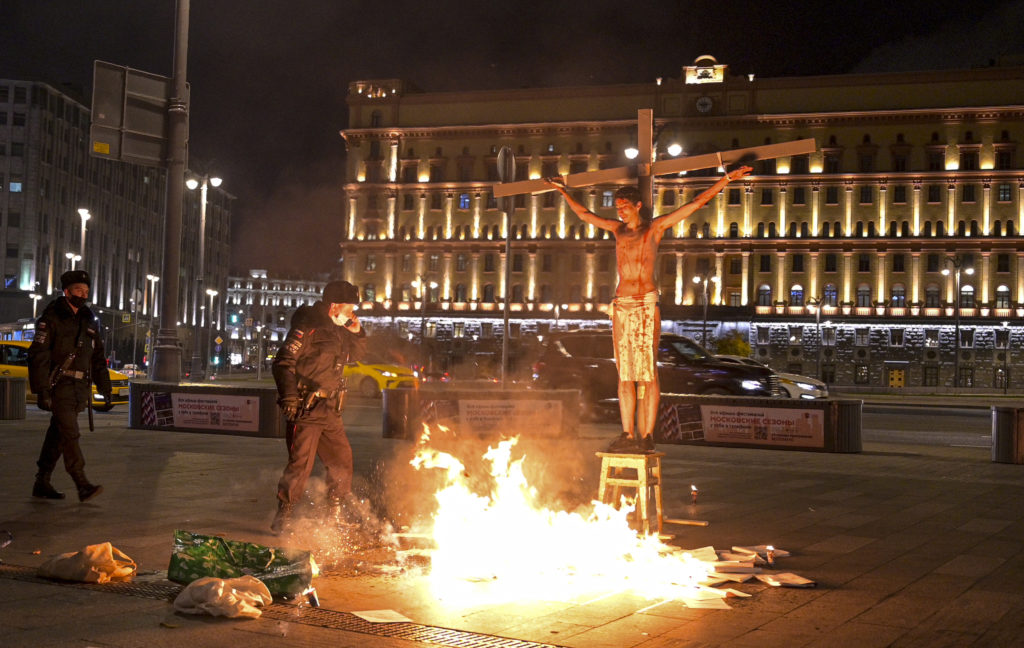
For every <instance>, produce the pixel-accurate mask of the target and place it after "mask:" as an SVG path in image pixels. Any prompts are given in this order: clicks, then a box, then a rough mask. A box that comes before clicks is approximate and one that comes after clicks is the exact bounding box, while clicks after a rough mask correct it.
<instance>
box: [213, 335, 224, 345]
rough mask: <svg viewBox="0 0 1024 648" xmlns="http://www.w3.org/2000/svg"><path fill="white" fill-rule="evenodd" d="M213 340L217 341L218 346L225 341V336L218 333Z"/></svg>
mask: <svg viewBox="0 0 1024 648" xmlns="http://www.w3.org/2000/svg"><path fill="white" fill-rule="evenodd" d="M213 341H214V342H216V343H217V346H220V345H221V344H223V343H224V338H222V337H221V336H219V335H218V336H217V337H215V338H213Z"/></svg>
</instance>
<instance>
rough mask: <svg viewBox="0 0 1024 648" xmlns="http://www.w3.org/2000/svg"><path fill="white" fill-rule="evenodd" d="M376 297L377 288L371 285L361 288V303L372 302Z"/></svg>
mask: <svg viewBox="0 0 1024 648" xmlns="http://www.w3.org/2000/svg"><path fill="white" fill-rule="evenodd" d="M376 297H377V287H376V286H374V285H373V284H372V283H368V284H366V285H365V286H363V301H369V302H372V301H373V300H374V299H375V298H376Z"/></svg>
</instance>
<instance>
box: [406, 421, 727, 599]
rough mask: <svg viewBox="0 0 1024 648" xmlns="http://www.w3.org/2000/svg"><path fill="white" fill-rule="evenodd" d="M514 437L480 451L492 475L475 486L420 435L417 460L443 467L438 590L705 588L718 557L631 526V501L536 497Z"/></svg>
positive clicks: (526, 592) (458, 595)
mask: <svg viewBox="0 0 1024 648" xmlns="http://www.w3.org/2000/svg"><path fill="white" fill-rule="evenodd" d="M421 443H423V441H422V440H421ZM516 443H517V439H509V440H505V441H501V442H500V443H498V444H497V445H496V446H493V447H491V448H489V449H488V451H487V452H486V453H485V454H484V460H485V464H486V465H487V466H489V476H490V479H491V481H492V482H493V487H492V488H491V490H490V492H487V493H479V492H474V490H473V489H472V488H471V487H470V479H469V475H468V474H467V471H466V467H465V466H464V465H463V463H462V462H461V461H460V460H459V459H457V458H456V457H454V456H452V455H451V454H448V453H445V452H440V451H438V450H435V449H432V448H430V447H427V446H426V445H422V446H421V447H420V449H419V451H418V452H417V454H416V456H415V458H414V459H413V460H412V462H411V463H412V465H413V466H414V467H415V468H416V469H418V470H426V469H433V470H439V471H443V474H444V479H443V485H442V486H441V488H440V489H439V490H438V491H437V492H436V493H435V495H434V497H435V498H436V501H437V511H436V513H435V514H434V517H433V530H432V537H433V540H434V542H435V544H436V548H435V549H434V551H433V552H432V553H431V572H430V585H431V589H432V591H433V592H434V595H435V596H437V598H439V599H440V600H442V601H444V602H445V603H446V604H460V603H464V604H470V603H472V604H479V603H483V602H487V603H497V602H508V601H523V600H539V599H544V600H571V599H574V598H578V597H586V596H592V595H594V594H595V593H614V592H629V593H635V594H639V595H642V596H645V597H647V598H652V599H653V598H659V599H680V598H692V597H695V596H697V595H698V591H699V590H707V589H708V588H706V587H704V586H703V585H701V583H702V582H705V581H707V580H708V576H709V572H711V571H712V570H713V567H712V566H711V565H710V564H708V563H705V562H702V561H700V560H697V559H696V558H694V557H693V556H692V555H691V554H689V553H686V552H683V551H681V550H679V549H678V548H676V547H672V546H669V545H666V544H664V543H663V542H661V540H659V538H658V536H657V535H643V534H638V533H637V532H636V531H634V530H633V529H631V528H630V527H629V523H628V520H627V517H628V515H629V514H630V513H631V512H632V506H631V505H627V503H626V502H623V506H622V507H621V508H620V509H619V510H617V509H615V508H614V507H612V506H609V505H607V504H603V503H601V502H597V501H594V502H591V504H590V506H589V507H586V510H584V511H581V512H567V511H556V510H551V509H549V508H545V507H543V506H541V505H539V504H538V493H537V490H536V488H534V487H533V486H531V485H530V484H529V483H528V481H527V478H526V476H525V475H524V473H523V463H524V461H525V460H526V457H522V458H519V459H514V460H513V458H512V450H513V448H514V447H515V445H516ZM714 591H715V592H716V594H717V595H718V596H724V594H723V593H720V590H714Z"/></svg>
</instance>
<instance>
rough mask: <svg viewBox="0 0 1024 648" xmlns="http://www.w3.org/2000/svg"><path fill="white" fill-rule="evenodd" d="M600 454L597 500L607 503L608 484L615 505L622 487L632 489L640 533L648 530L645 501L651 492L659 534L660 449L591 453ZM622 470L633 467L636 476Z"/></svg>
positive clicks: (648, 513) (648, 514)
mask: <svg viewBox="0 0 1024 648" xmlns="http://www.w3.org/2000/svg"><path fill="white" fill-rule="evenodd" d="M595 454H597V456H598V457H601V485H600V486H599V487H598V490H597V499H598V500H600V501H602V502H607V501H608V500H606V499H605V496H606V495H608V487H609V486H610V487H611V503H612V504H614V505H616V506H618V504H619V501H620V498H621V493H622V489H623V488H635V489H636V499H637V502H636V503H637V508H636V513H637V514H638V515H639V516H640V521H641V523H642V524H643V530H644V533H650V532H651V517H650V510H649V509H648V503H647V502H648V500H649V499H650V496H651V491H652V490H653V491H654V506H655V513H656V514H657V516H658V517H657V520H658V533H659V534H660V533H661V522H662V514H661V458H662V457H664V456H665V453H664V452H652V453H650V454H619V453H616V452H598V453H595ZM626 470H635V471H636V477H628V476H626V475H625V474H624V471H626Z"/></svg>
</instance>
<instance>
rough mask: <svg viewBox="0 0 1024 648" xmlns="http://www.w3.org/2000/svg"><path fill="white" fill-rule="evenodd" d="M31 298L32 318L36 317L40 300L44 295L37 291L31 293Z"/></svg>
mask: <svg viewBox="0 0 1024 648" xmlns="http://www.w3.org/2000/svg"><path fill="white" fill-rule="evenodd" d="M29 298H30V299H31V300H32V319H35V318H36V307H37V306H38V305H39V300H40V299H42V298H43V296H42V295H37V294H36V293H30V294H29Z"/></svg>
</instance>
